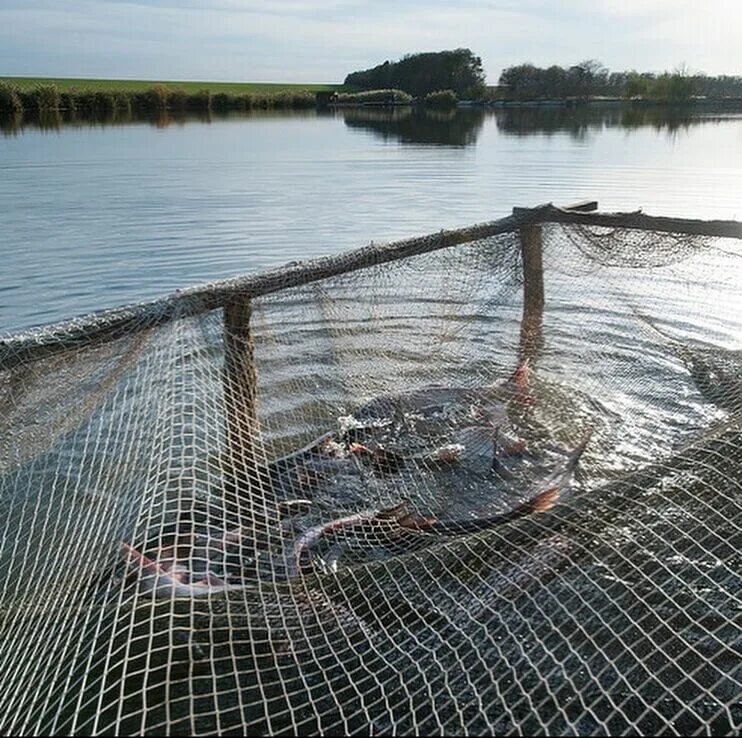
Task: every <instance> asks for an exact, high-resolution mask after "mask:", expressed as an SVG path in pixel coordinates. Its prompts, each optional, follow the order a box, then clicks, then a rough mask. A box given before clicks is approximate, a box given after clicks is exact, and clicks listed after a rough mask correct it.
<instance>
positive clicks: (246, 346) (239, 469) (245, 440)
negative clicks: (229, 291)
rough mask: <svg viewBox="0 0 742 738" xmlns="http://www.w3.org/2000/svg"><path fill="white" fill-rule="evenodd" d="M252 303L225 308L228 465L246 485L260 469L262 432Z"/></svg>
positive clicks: (234, 300)
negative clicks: (258, 443)
mask: <svg viewBox="0 0 742 738" xmlns="http://www.w3.org/2000/svg"><path fill="white" fill-rule="evenodd" d="M251 316H252V303H251V301H250V299H249V298H247V297H239V296H238V297H235V298H232V299H231V300H230V301H229V302H228V303H227V304H226V305H225V306H224V369H223V379H222V383H223V389H224V412H225V416H226V418H225V420H226V438H227V448H226V456H227V459H226V460H227V465H228V469H229V470H230V471H231V473H232V475H233V477H234V482H235V485H236V486H237V487H238V488H239V487H240V486H242V485H246V484H247V483H248V482H249V480H250V478H251V476H252V477H254V476H255V473H256V470H257V463H256V462H257V458H256V446H255V443H256V439H257V433H258V410H257V384H258V372H257V369H256V367H255V346H254V343H253V337H252V332H251V329H250V318H251Z"/></svg>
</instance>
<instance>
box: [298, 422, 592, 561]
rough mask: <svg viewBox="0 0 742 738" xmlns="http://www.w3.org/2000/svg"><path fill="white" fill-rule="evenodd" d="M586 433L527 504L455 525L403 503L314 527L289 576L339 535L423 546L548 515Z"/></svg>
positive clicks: (338, 550)
mask: <svg viewBox="0 0 742 738" xmlns="http://www.w3.org/2000/svg"><path fill="white" fill-rule="evenodd" d="M592 433H593V431H592V429H589V430H588V431H587V432H586V433H585V434H584V435H583V437H582V438H581V439H580V441H579V443H578V444H577V445H576V446H575V447H574V448H573V449H572V450H571V451H570V452H568V453H567V456H566V460H565V462H564V463H563V464H560V465H559V466H558V467H557V468H556V469H554V470H553V471H552V472H550V473H549V474H547V475H546V476H545V477H543V478H542V479H541V480H540V481H539V483H538V484H537V485H536V491H535V492H533V493H532V494H530V495H529V497H528V499H527V500H526V501H525V502H523V503H521V504H520V505H518V506H516V507H515V508H513V509H512V510H509V511H507V512H505V513H499V514H496V515H490V516H485V517H480V518H466V519H461V520H439V519H436V518H435V517H432V516H427V515H421V514H419V513H417V512H414V511H412V512H411V511H410V510H409V503H408V502H407V501H406V500H403V501H402V502H400V503H399V504H397V505H395V506H393V507H391V508H386V509H383V510H377V511H368V510H367V511H363V512H359V513H356V514H353V515H349V516H345V517H342V518H337V519H335V520H331V521H330V522H328V523H323V524H320V525H316V526H314V527H312V528H310V529H309V530H307V531H305V532H304V533H303V534H301V535H300V536H299V537H298V538H297V539H296V540H295V542H294V546H293V560H292V564H291V566H290V575H297V574H301V573H302V572H303V571H306V570H307V567H308V566H309V565H311V562H312V551H313V549H315V548H316V546H317V545H318V544H319V543H320V541H322V540H323V539H325V538H328V537H329V536H331V535H333V534H337V533H338V532H340V531H342V532H343V533H345V534H346V535H347V534H350V533H353V532H358V533H360V535H361V536H362V538H363V540H364V542H365V543H369V544H371V545H375V544H378V545H386V543H387V542H389V541H390V540H391V541H394V539H399V538H401V537H403V536H405V535H406V534H410V533H419V534H424V535H426V536H429V540H427V541H426V542H425V545H427V544H429V543H430V542H431V541H432V540H434V539H436V538H450V537H456V536H462V535H469V534H472V533H478V532H482V531H486V530H490V529H492V528H495V527H497V526H499V525H504V524H507V523H511V522H513V521H515V520H517V519H519V518H522V517H525V516H528V515H531V514H533V513H543V512H546V511H548V510H550V509H551V508H552V507H553V506H554V505H555V504H556V502H557V501H558V500H559V499H560V497H561V496H562V495H563V493H564V491H565V490H566V489H567V488H568V486H569V484H570V482H571V479H572V475H573V474H574V471H575V469H576V467H577V463H578V462H579V459H580V458H581V456H582V454H583V453H584V451H585V449H586V448H587V445H588V443H589V441H590V438H591V437H592ZM342 553H343V551H342V546H334V547H333V549H332V551H331V553H330V559H329V560H324V562H323V563H324V564H325V565H326V566H327V567H328V568H329V569H330V570H333V571H334V570H336V569H337V561H338V559H339V558H340V557H341V556H342Z"/></svg>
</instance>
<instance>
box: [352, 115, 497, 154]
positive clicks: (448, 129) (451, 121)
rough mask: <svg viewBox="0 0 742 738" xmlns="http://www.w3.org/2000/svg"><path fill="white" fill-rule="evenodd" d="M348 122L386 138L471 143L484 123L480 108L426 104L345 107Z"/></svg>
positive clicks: (404, 141)
mask: <svg viewBox="0 0 742 738" xmlns="http://www.w3.org/2000/svg"><path fill="white" fill-rule="evenodd" d="M342 115H343V118H344V120H345V125H346V126H348V127H349V128H362V129H364V130H367V131H371V132H372V133H374V134H375V135H377V136H380V137H381V138H383V139H384V140H385V141H399V142H401V143H417V144H437V145H439V146H440V145H442V146H470V145H472V144H474V143H476V141H477V137H478V136H479V131H480V130H481V128H482V125H483V124H484V117H485V111H484V110H482V109H481V108H466V109H461V108H459V109H458V110H446V111H438V110H425V109H424V108H346V109H343V110H342Z"/></svg>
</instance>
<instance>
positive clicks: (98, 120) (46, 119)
mask: <svg viewBox="0 0 742 738" xmlns="http://www.w3.org/2000/svg"><path fill="white" fill-rule="evenodd" d="M320 115H321V114H320V113H318V112H315V111H313V110H295V111H294V110H291V111H286V110H254V111H251V112H248V113H242V112H236V111H233V112H224V113H217V112H213V111H202V112H182V111H177V110H172V111H166V112H160V113H156V114H151V115H141V114H136V113H132V112H131V111H110V112H107V113H104V112H98V113H96V114H94V115H85V114H82V113H80V112H75V111H64V112H59V111H46V112H44V113H41V114H39V113H33V112H28V111H26V112H25V113H23V114H18V115H12V116H2V115H0V133H2V135H4V136H16V135H18V134H19V133H21V132H23V131H24V130H26V129H29V130H41V131H59V130H62V129H63V128H106V127H113V126H125V125H143V124H144V125H147V124H148V125H151V126H153V127H155V128H168V127H170V126H183V125H185V124H187V123H202V124H203V123H207V124H208V123H212V122H213V121H217V120H219V121H221V120H251V119H252V120H254V119H259V118H280V119H286V118H297V117H299V118H307V117H311V118H316V117H320Z"/></svg>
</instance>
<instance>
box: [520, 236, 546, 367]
mask: <svg viewBox="0 0 742 738" xmlns="http://www.w3.org/2000/svg"><path fill="white" fill-rule="evenodd" d="M520 253H521V259H522V262H523V317H522V319H521V322H520V352H519V353H520V360H521V361H524V360H526V359H531V358H533V357H534V356H535V355H536V354H537V353H538V351H539V350H540V348H541V343H542V335H543V319H544V260H543V229H542V227H541V226H540V225H526V226H523V227H522V228H521V229H520Z"/></svg>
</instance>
